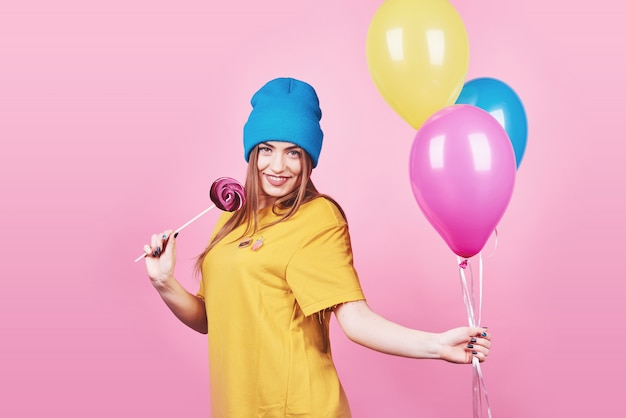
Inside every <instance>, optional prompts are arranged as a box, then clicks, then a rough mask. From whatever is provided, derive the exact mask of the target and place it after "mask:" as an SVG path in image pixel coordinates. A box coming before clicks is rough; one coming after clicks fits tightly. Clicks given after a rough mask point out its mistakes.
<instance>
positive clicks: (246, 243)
mask: <svg viewBox="0 0 626 418" xmlns="http://www.w3.org/2000/svg"><path fill="white" fill-rule="evenodd" d="M251 242H252V237H249V238H246V239H244V240H243V241H241V242H240V243H239V248H245V247H247V246H248V245H250V243H251Z"/></svg>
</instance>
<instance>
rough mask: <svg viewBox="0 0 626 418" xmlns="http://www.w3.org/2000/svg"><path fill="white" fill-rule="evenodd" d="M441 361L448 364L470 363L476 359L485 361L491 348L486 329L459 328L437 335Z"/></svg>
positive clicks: (489, 336) (489, 337)
mask: <svg viewBox="0 0 626 418" xmlns="http://www.w3.org/2000/svg"><path fill="white" fill-rule="evenodd" d="M439 342H440V343H441V359H442V360H446V361H449V362H450V363H471V362H472V359H473V358H474V357H476V358H477V359H478V360H479V361H480V362H483V361H485V360H486V359H487V356H488V355H489V349H490V348H491V334H489V333H488V332H487V328H481V327H459V328H453V329H451V330H448V331H445V332H442V333H441V334H439Z"/></svg>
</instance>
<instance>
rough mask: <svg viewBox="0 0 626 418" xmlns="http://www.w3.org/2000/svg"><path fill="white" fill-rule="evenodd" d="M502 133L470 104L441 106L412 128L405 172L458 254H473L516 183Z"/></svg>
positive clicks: (431, 219) (422, 204)
mask: <svg viewBox="0 0 626 418" xmlns="http://www.w3.org/2000/svg"><path fill="white" fill-rule="evenodd" d="M515 168H516V163H515V152H514V150H513V146H512V145H511V141H510V140H509V138H508V136H507V133H506V131H505V130H504V128H503V127H502V126H501V125H500V123H499V122H498V121H497V120H496V119H495V118H494V117H493V116H491V115H490V114H489V113H487V112H486V111H484V110H482V109H480V108H478V107H475V106H471V105H454V106H449V107H446V108H444V109H442V110H440V111H438V112H437V113H435V114H434V115H432V116H431V117H430V118H429V119H428V120H427V121H426V122H425V123H424V124H423V125H422V127H421V128H420V129H419V131H417V134H416V135H415V140H414V142H413V146H412V148H411V155H410V167H409V174H410V178H411V187H412V189H413V194H414V195H415V199H416V200H417V203H418V205H419V207H420V209H421V210H422V212H423V213H424V215H425V216H426V218H427V219H428V221H429V222H430V224H431V225H432V226H433V227H434V228H435V230H436V231H437V232H438V233H439V235H441V237H442V238H443V239H444V241H445V242H446V244H448V246H449V247H450V249H451V250H452V251H453V252H454V253H455V254H457V255H458V256H461V257H464V258H469V257H472V256H474V255H476V254H478V253H479V252H480V251H481V250H482V248H483V247H484V246H485V244H486V243H487V240H488V239H489V236H490V235H491V233H492V232H493V231H494V229H495V228H496V226H497V224H498V222H500V219H501V218H502V215H503V214H504V211H505V210H506V207H507V206H508V204H509V201H510V200H511V196H512V194H513V186H514V184H515Z"/></svg>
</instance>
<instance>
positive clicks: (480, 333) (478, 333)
mask: <svg viewBox="0 0 626 418" xmlns="http://www.w3.org/2000/svg"><path fill="white" fill-rule="evenodd" d="M470 333H471V336H472V337H476V338H485V339H487V340H491V334H490V333H489V332H488V331H487V327H474V328H472V329H471V331H470Z"/></svg>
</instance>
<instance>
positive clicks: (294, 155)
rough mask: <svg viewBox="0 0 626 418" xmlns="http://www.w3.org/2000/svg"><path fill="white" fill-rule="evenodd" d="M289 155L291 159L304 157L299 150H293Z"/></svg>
mask: <svg viewBox="0 0 626 418" xmlns="http://www.w3.org/2000/svg"><path fill="white" fill-rule="evenodd" d="M287 155H288V156H289V157H290V158H300V157H301V156H302V151H300V150H299V149H292V150H290V151H288V152H287Z"/></svg>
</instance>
